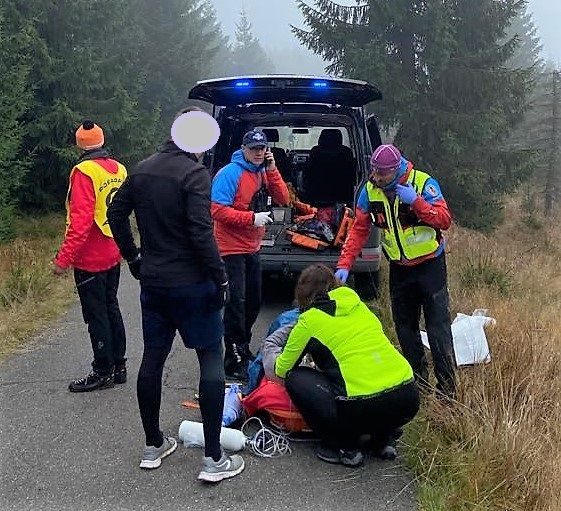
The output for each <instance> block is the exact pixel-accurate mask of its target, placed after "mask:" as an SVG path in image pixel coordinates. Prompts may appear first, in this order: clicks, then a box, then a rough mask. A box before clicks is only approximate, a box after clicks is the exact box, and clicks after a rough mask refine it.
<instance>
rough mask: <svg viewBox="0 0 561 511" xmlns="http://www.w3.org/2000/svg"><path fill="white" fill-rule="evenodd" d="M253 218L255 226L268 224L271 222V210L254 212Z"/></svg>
mask: <svg viewBox="0 0 561 511" xmlns="http://www.w3.org/2000/svg"><path fill="white" fill-rule="evenodd" d="M254 217H255V218H254V219H253V225H255V227H264V226H266V225H267V224H270V223H272V222H273V219H272V218H271V212H270V211H263V212H261V213H255V214H254Z"/></svg>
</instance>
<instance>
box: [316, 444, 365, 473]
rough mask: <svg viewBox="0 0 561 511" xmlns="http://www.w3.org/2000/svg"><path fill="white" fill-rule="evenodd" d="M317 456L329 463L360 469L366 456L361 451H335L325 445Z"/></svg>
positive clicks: (318, 451)
mask: <svg viewBox="0 0 561 511" xmlns="http://www.w3.org/2000/svg"><path fill="white" fill-rule="evenodd" d="M316 456H317V457H318V458H319V459H320V460H322V461H326V462H327V463H334V464H341V465H345V466H346V467H353V468H354V467H359V466H360V465H362V463H363V462H364V455H363V454H362V452H360V451H347V450H344V449H334V448H333V447H329V446H328V445H325V444H322V445H320V447H319V449H318V450H317V452H316Z"/></svg>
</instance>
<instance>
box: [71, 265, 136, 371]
mask: <svg viewBox="0 0 561 511" xmlns="http://www.w3.org/2000/svg"><path fill="white" fill-rule="evenodd" d="M120 275H121V266H120V265H119V264H118V265H117V266H115V267H113V268H111V269H110V270H107V271H100V272H94V273H92V272H87V271H84V270H78V269H74V280H75V282H76V289H77V290H78V296H79V297H80V304H81V305H82V315H83V317H84V321H85V323H86V324H87V325H88V332H89V334H90V340H91V343H92V349H93V362H92V367H93V369H94V371H96V372H97V373H99V374H101V375H108V374H110V373H111V372H112V371H113V369H114V367H115V365H124V364H125V361H126V359H125V351H126V336H125V325H124V324H123V318H122V316H121V311H120V309H119V301H118V300H117V290H118V289H119V277H120Z"/></svg>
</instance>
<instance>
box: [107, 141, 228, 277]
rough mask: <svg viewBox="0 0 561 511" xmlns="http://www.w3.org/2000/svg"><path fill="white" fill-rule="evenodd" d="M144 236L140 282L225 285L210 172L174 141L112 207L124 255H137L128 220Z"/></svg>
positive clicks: (142, 167) (136, 173) (139, 171)
mask: <svg viewBox="0 0 561 511" xmlns="http://www.w3.org/2000/svg"><path fill="white" fill-rule="evenodd" d="M133 211H134V214H135V216H136V222H137V225H138V230H139V232H140V253H141V256H142V260H141V265H140V268H141V270H140V275H141V277H140V282H141V284H142V285H143V286H156V287H177V286H184V285H189V284H194V283H197V282H202V281H204V280H208V279H209V278H210V279H211V280H213V281H214V282H215V283H216V284H218V285H220V284H222V283H224V282H226V281H227V277H226V273H225V270H224V262H223V261H222V259H221V258H220V255H219V253H218V248H217V246H216V241H215V240H214V233H213V223H212V220H211V216H210V173H209V171H208V170H207V169H206V168H205V167H204V166H203V165H201V164H199V163H198V162H197V161H196V160H195V158H194V156H192V155H190V154H188V153H185V152H183V151H182V150H181V149H179V148H178V147H177V146H176V145H175V144H174V143H173V142H171V141H169V142H167V143H166V144H165V145H164V146H163V147H162V149H160V151H159V152H157V153H156V154H153V155H152V156H150V157H149V158H147V159H146V160H144V161H142V162H140V163H139V164H138V165H137V166H136V167H135V168H134V169H133V171H132V172H131V173H130V174H129V176H128V177H127V179H126V180H125V182H124V183H123V185H122V186H121V188H120V189H119V191H118V192H117V193H116V194H115V197H114V198H113V201H112V202H111V205H110V206H109V210H108V214H107V218H108V220H109V225H110V226H111V231H112V232H113V236H114V238H115V241H116V242H117V245H118V246H119V249H120V250H121V254H122V255H123V257H124V258H125V259H126V260H127V261H132V260H134V259H135V257H136V256H137V254H138V249H137V247H136V245H135V243H134V239H133V236H132V232H131V227H130V221H129V216H130V214H131V213H132V212H133Z"/></svg>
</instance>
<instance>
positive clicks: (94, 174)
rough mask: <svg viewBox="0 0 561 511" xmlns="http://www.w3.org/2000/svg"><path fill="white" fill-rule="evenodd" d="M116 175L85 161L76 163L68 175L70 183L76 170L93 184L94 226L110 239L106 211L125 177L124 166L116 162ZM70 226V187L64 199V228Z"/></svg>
mask: <svg viewBox="0 0 561 511" xmlns="http://www.w3.org/2000/svg"><path fill="white" fill-rule="evenodd" d="M117 167H118V168H117V173H116V174H112V173H111V172H109V171H107V170H105V169H104V168H103V167H102V166H101V165H100V164H99V163H96V162H95V161H93V160H85V161H83V162H80V163H78V164H77V165H76V166H75V167H74V168H73V169H72V172H71V173H70V182H72V176H73V174H74V172H76V171H77V170H78V171H80V172H81V173H82V174H85V175H86V176H88V177H89V178H90V179H91V180H92V183H93V188H94V192H95V214H94V220H95V223H96V225H97V226H98V227H99V228H100V230H101V232H102V233H103V234H104V235H105V236H107V237H109V238H112V237H113V234H112V233H111V228H110V227H109V222H108V221H107V209H108V208H109V204H111V201H112V200H113V196H114V195H115V193H116V192H117V190H118V189H119V188H120V187H121V185H122V184H123V181H124V180H125V178H126V177H127V170H126V169H125V167H124V165H121V164H120V163H118V162H117ZM69 225H70V186H69V188H68V195H67V197H66V228H67V229H68V226H69Z"/></svg>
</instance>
